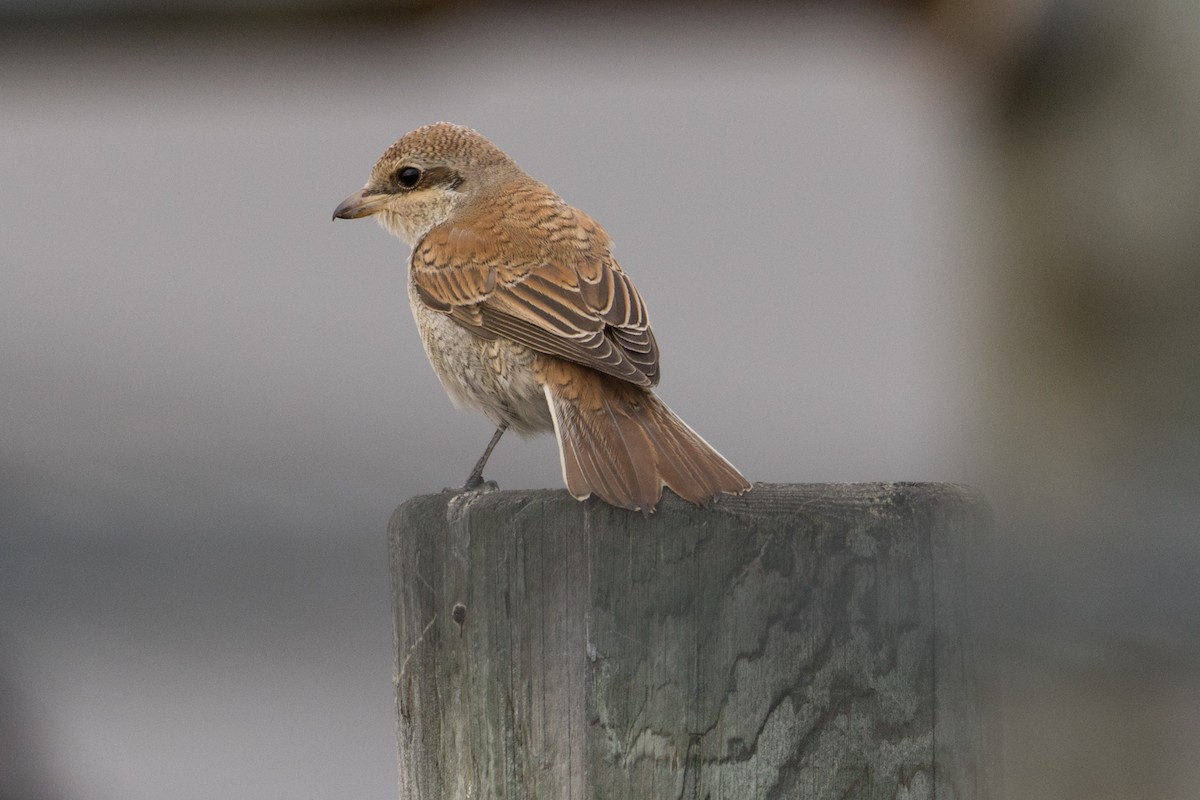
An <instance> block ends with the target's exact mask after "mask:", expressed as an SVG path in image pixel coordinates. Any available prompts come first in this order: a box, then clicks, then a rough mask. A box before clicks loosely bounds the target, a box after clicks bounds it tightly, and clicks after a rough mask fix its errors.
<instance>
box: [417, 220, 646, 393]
mask: <svg viewBox="0 0 1200 800" xmlns="http://www.w3.org/2000/svg"><path fill="white" fill-rule="evenodd" d="M555 199H556V198H555ZM557 203H559V204H561V201H557ZM549 208H550V210H551V211H552V212H553V213H551V214H547V213H546V212H545V208H544V207H539V209H538V214H540V216H538V217H537V219H538V223H539V224H540V225H542V226H548V227H549V228H550V229H552V233H553V235H547V236H545V237H542V238H538V237H536V236H530V235H529V234H528V232H526V233H525V235H518V233H517V232H515V231H510V230H507V229H506V228H505V218H504V217H503V215H502V214H498V213H492V214H491V216H490V217H489V218H487V219H484V220H474V221H473V222H474V224H469V223H463V224H458V225H441V226H438V227H436V228H434V229H433V230H432V231H430V232H429V234H427V235H426V236H425V238H424V239H422V240H421V242H419V243H418V245H417V247H416V248H414V251H413V259H412V281H413V284H414V287H415V289H416V294H417V296H418V297H419V298H420V300H421V301H422V302H423V303H425V304H426V305H427V306H429V307H430V308H432V309H434V310H435V311H439V312H442V313H444V314H447V315H448V316H449V317H450V318H451V319H453V320H454V321H455V322H457V323H458V324H460V325H462V326H463V327H465V328H467V329H469V330H471V331H472V332H474V333H476V334H477V335H480V336H483V337H484V338H487V339H495V338H496V337H498V336H502V337H504V338H507V339H511V340H512V341H514V342H517V343H519V344H522V345H525V346H526V347H529V348H532V349H534V350H537V351H538V352H541V353H546V354H548V355H553V356H557V357H559V358H562V359H565V360H567V361H572V362H575V363H577V364H582V365H584V366H587V367H591V368H592V369H596V370H599V371H600V372H604V373H607V374H609V375H613V376H615V377H617V378H620V379H621V380H625V381H629V382H630V383H634V384H637V385H640V386H653V385H655V384H656V383H658V377H659V369H658V345H657V343H656V342H655V340H654V334H653V332H652V331H651V330H650V323H649V317H648V315H647V313H646V306H645V303H644V302H643V301H642V298H641V296H640V295H639V294H638V292H637V289H636V288H634V286H633V282H632V281H630V280H629V277H628V276H627V275H626V274H625V273H624V271H623V270H622V269H621V267H620V265H619V264H617V262H616V261H615V260H614V259H613V258H612V256H611V254H610V252H609V240H608V235H607V234H605V233H604V231H603V229H601V228H600V227H599V225H597V224H596V223H595V222H593V221H592V220H591V219H590V218H587V217H585V216H584V215H582V213H581V212H578V211H575V210H574V209H571V208H570V207H569V206H566V205H565V204H561V208H560V207H559V206H555V205H553V204H551V206H549ZM547 220H548V221H547ZM468 225H469V227H467V226H468ZM531 245H533V246H531Z"/></svg>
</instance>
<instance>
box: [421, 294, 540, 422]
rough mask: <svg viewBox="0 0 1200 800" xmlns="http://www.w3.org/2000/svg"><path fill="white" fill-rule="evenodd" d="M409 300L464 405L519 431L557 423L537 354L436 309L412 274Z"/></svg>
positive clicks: (432, 358) (440, 371)
mask: <svg viewBox="0 0 1200 800" xmlns="http://www.w3.org/2000/svg"><path fill="white" fill-rule="evenodd" d="M408 296H409V304H410V305H411V307H412V312H413V319H414V320H416V323H417V331H418V332H419V333H420V335H421V343H422V344H423V345H424V347H425V355H427V356H428V357H429V363H430V364H431V365H432V366H433V371H434V373H435V374H436V375H437V377H438V380H440V381H441V383H442V386H443V387H444V388H445V390H446V394H448V395H449V396H450V399H451V401H453V402H454V404H455V405H456V406H458V407H460V408H474V409H477V410H479V411H482V412H483V413H484V414H485V415H487V417H488V418H489V419H491V420H492V422H493V423H495V424H497V425H499V424H500V423H502V422H507V423H508V425H509V426H510V427H511V428H513V430H515V431H517V432H518V433H525V434H529V433H538V432H541V431H549V430H552V429H553V427H554V423H553V420H552V419H551V416H550V409H549V407H548V406H547V405H546V398H545V395H544V393H543V391H542V387H541V384H540V383H539V382H538V380H537V376H536V374H535V372H534V369H533V362H534V359H536V358H537V357H538V355H537V353H535V352H534V351H533V350H530V349H529V348H527V347H524V346H522V345H518V344H516V343H515V342H512V341H510V340H508V339H503V338H498V339H494V340H489V339H483V338H481V337H479V336H476V335H475V334H474V333H471V332H470V331H469V330H467V329H466V328H464V327H462V326H461V325H458V324H457V323H455V322H454V321H453V320H451V319H450V318H449V317H448V316H446V315H445V314H443V313H441V312H439V311H434V310H433V309H431V308H430V307H429V306H427V305H425V303H424V302H423V301H422V300H421V298H420V297H418V296H417V293H416V289H415V287H414V286H413V283H412V281H411V279H410V281H409V286H408Z"/></svg>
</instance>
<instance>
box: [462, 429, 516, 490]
mask: <svg viewBox="0 0 1200 800" xmlns="http://www.w3.org/2000/svg"><path fill="white" fill-rule="evenodd" d="M506 430H508V423H507V422H501V423H500V426H499V427H498V428H496V432H495V433H493V434H492V440H491V441H490V442H488V446H487V449H486V450H484V451H483V455H481V456H480V457H479V460H478V461H476V462H475V469H473V470H471V476H470V477H469V478H467V482H466V483H464V484H463V490H464V491H468V492H469V491H471V490H472V489H478V488H479V487H480V486H482V485H483V467H484V465H485V464H487V460H488V456H490V455H491V454H492V450H494V449H495V448H496V443H497V442H499V441H500V437H501V436H503V435H504V432H505V431H506Z"/></svg>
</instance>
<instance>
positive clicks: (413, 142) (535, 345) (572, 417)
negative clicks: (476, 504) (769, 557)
mask: <svg viewBox="0 0 1200 800" xmlns="http://www.w3.org/2000/svg"><path fill="white" fill-rule="evenodd" d="M371 215H374V216H375V218H376V219H377V220H378V221H379V223H380V224H381V225H383V227H384V228H386V229H387V230H389V231H391V232H392V233H393V234H395V235H396V236H398V237H399V238H401V239H403V240H404V241H405V242H407V243H408V245H409V246H410V247H411V248H412V258H411V261H410V264H409V289H408V294H409V301H410V303H411V305H412V312H413V317H414V318H415V319H416V322H417V328H418V330H419V331H420V333H421V341H422V342H423V343H424V345H425V353H426V354H427V355H428V356H429V361H430V362H431V363H432V364H433V369H434V372H436V373H437V376H438V378H439V379H440V380H441V382H442V385H443V386H444V387H445V389H446V392H447V394H449V395H450V399H451V400H453V401H454V403H455V405H458V406H460V407H463V406H466V407H471V408H476V409H479V410H480V411H482V412H483V413H484V414H486V415H487V417H488V418H489V419H491V420H492V422H493V423H495V424H496V426H497V429H496V433H495V434H494V435H493V436H492V440H491V442H490V443H489V444H488V446H487V449H486V450H484V453H483V456H482V457H481V458H480V459H479V462H478V463H477V464H476V465H475V468H474V470H472V472H471V475H470V477H469V478H468V479H467V483H466V485H465V486H464V487H463V488H464V489H473V488H476V487H478V486H479V485H480V484H481V483H482V482H483V468H484V465H485V464H486V463H487V459H488V456H489V455H491V452H492V449H493V448H494V447H495V446H496V443H497V442H499V441H500V437H501V435H503V433H504V431H505V430H507V429H508V428H512V429H513V430H515V431H517V432H518V433H521V434H531V433H537V432H540V431H549V430H553V431H554V433H555V436H556V437H557V438H558V450H559V457H560V459H561V461H562V470H563V477H564V479H565V480H566V484H567V489H568V490H569V491H570V492H571V494H572V495H573V496H575V497H576V498H578V499H580V500H583V499H586V498H587V497H588V496H589V495H591V494H596V495H598V496H600V497H601V498H602V499H603V500H605V501H607V502H608V503H610V504H612V505H614V506H620V507H622V508H628V509H633V510H642V511H653V509H654V507H655V506H656V505H657V504H658V501H659V498H660V497H661V495H662V487H663V486H667V487H669V488H670V489H671V490H672V491H674V492H675V494H677V495H679V496H680V497H682V498H683V499H685V500H688V501H690V502H692V503H704V502H706V501H707V500H710V499H712V498H714V497H716V496H717V495H719V494H722V493H730V494H737V493H740V492H744V491H746V490H748V489H749V488H750V484H749V482H747V481H746V479H745V478H744V477H742V475H741V473H739V472H738V471H737V470H736V469H735V468H734V467H733V465H731V464H730V463H729V462H728V461H726V460H725V459H724V458H723V457H722V456H721V455H720V454H719V453H718V452H717V451H716V450H714V449H713V448H712V447H710V446H709V445H708V443H707V442H705V441H704V440H703V439H701V438H700V436H699V435H697V434H696V432H695V431H693V430H692V429H691V428H689V427H688V426H687V424H685V423H684V422H683V420H681V419H680V418H679V417H677V416H675V414H674V413H672V411H671V410H670V409H669V408H667V406H666V404H664V403H663V402H662V401H661V400H659V399H658V397H657V396H656V395H655V394H654V392H652V391H651V390H650V387H652V386H654V385H656V384H657V383H658V377H659V371H658V345H657V344H656V343H655V341H654V334H653V332H651V330H650V321H649V318H648V317H647V315H646V306H645V304H644V303H643V302H642V298H641V296H640V295H639V294H638V292H637V289H635V288H634V287H633V283H632V282H631V281H630V280H629V277H628V276H627V275H626V274H625V272H624V271H623V270H622V269H621V267H620V265H619V264H617V262H616V261H615V260H614V259H613V256H612V252H611V250H612V241H611V240H610V239H609V237H608V234H607V233H605V232H604V229H603V228H601V227H600V225H599V224H597V223H596V221H595V220H593V219H592V218H591V217H589V216H588V215H586V214H584V213H583V212H582V211H579V210H578V209H575V208H572V207H571V206H569V205H567V204H566V203H565V202H564V201H563V200H562V198H560V197H559V196H558V195H557V194H555V193H554V192H553V191H552V190H551V189H550V188H549V187H548V186H546V185H545V184H542V183H539V182H538V181H537V180H535V179H533V178H532V177H530V176H529V175H527V174H526V173H525V172H524V171H523V170H522V169H521V168H520V167H519V166H517V164H516V162H514V161H513V160H512V159H511V158H509V157H508V156H507V155H505V154H504V152H502V151H501V150H500V149H499V148H498V147H496V146H495V145H493V144H492V143H491V142H489V141H488V140H487V139H485V138H484V137H483V136H481V135H480V134H478V133H476V132H475V131H473V130H471V129H469V128H464V127H461V126H459V125H451V124H449V123H444V122H439V123H436V124H434V125H427V126H426V127H424V128H418V129H417V130H415V131H413V132H412V133H409V134H407V135H405V136H404V137H403V138H401V139H400V140H399V141H398V142H396V143H395V144H393V145H392V146H391V147H389V148H388V149H387V150H386V151H385V152H384V154H383V156H381V157H380V159H379V162H378V163H377V164H376V165H375V168H374V169H372V170H371V177H370V179H369V180H368V181H367V183H366V186H364V187H363V189H362V190H361V191H358V192H355V193H354V194H352V195H350V197H348V198H346V200H345V201H344V202H343V203H342V204H341V205H339V206H338V207H337V210H336V211H334V212H333V216H334V217H335V218H340V219H357V218H359V217H366V216H371Z"/></svg>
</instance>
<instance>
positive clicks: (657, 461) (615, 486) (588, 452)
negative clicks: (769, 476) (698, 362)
mask: <svg viewBox="0 0 1200 800" xmlns="http://www.w3.org/2000/svg"><path fill="white" fill-rule="evenodd" d="M556 366H557V367H559V369H556V370H554V372H555V374H554V375H553V376H546V377H547V378H549V379H548V380H546V381H545V383H544V388H545V392H546V401H547V402H548V403H549V405H550V411H551V414H552V415H553V417H554V434H555V436H557V437H558V451H559V457H560V458H561V460H562V468H563V478H564V479H565V480H566V482H567V490H568V491H569V492H570V493H571V494H572V495H573V496H575V497H576V498H578V499H580V500H582V499H584V498H586V497H587V496H588V495H590V494H596V495H598V496H599V497H600V498H601V499H602V500H604V501H605V502H607V503H609V504H611V505H614V506H619V507H621V508H628V509H632V510H634V511H653V510H654V507H655V506H657V505H658V501H659V498H660V497H661V496H662V487H664V486H666V487H668V488H670V489H671V491H673V492H675V494H677V495H679V496H680V497H682V498H683V499H684V500H687V501H688V502H691V503H696V504H703V503H705V502H706V501H708V500H711V499H713V498H714V497H716V496H718V495H720V494H740V493H742V492H744V491H747V490H748V489H749V488H750V483H749V481H747V480H746V479H745V478H744V477H742V474H741V473H740V472H738V471H737V469H735V468H734V466H733V465H732V464H730V463H729V462H728V461H726V460H725V458H724V457H723V456H722V455H721V454H720V453H718V452H717V451H716V450H714V449H713V448H712V447H711V446H710V445H709V444H708V442H706V441H704V440H703V439H702V438H700V436H699V434H697V433H696V432H695V431H693V430H692V429H691V428H689V427H688V426H687V423H685V422H684V421H683V420H681V419H680V418H679V417H677V416H675V414H674V412H672V411H671V409H669V408H667V405H666V403H664V402H663V401H662V400H659V399H658V397H657V396H656V395H655V394H654V393H653V392H652V391H650V390H649V389H643V388H641V387H638V386H634V385H632V384H630V383H626V382H625V381H621V380H618V379H616V378H612V377H610V376H607V375H601V374H599V373H596V372H594V371H592V370H588V369H585V368H581V367H577V366H575V365H573V364H565V363H562V362H560V363H559V364H558V365H556Z"/></svg>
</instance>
